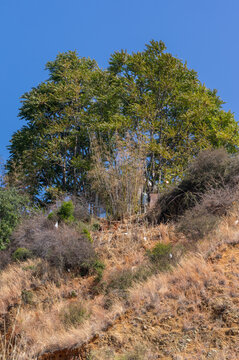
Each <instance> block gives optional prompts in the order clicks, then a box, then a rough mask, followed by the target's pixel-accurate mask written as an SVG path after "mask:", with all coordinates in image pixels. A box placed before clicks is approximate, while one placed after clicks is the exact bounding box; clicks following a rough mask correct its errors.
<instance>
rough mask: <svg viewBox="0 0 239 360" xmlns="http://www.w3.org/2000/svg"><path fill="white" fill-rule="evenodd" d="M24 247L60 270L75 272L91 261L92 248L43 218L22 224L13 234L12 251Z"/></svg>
mask: <svg viewBox="0 0 239 360" xmlns="http://www.w3.org/2000/svg"><path fill="white" fill-rule="evenodd" d="M19 247H24V248H26V249H28V250H30V251H31V252H32V254H33V255H35V256H37V257H40V258H42V259H45V260H47V261H48V262H49V264H50V265H52V266H55V267H57V268H59V269H61V270H68V269H71V270H76V271H79V270H80V269H81V268H83V267H86V268H87V267H88V266H89V265H90V264H91V262H92V261H93V260H94V259H95V252H94V249H93V246H92V244H91V243H90V242H89V241H88V240H87V239H86V237H85V236H84V235H82V234H79V233H78V231H77V230H76V229H75V228H74V227H73V226H70V225H67V224H64V223H63V224H61V225H60V226H59V228H58V229H56V228H55V227H54V224H52V223H51V222H50V221H49V220H47V219H46V218H45V217H44V216H43V215H39V216H36V217H35V218H32V219H28V220H26V221H24V222H23V223H22V224H21V225H20V226H19V227H18V229H17V230H16V231H15V233H14V234H13V241H12V248H13V249H16V248H19Z"/></svg>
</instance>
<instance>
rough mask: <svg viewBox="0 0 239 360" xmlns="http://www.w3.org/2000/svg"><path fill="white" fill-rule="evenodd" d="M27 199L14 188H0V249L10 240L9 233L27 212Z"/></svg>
mask: <svg viewBox="0 0 239 360" xmlns="http://www.w3.org/2000/svg"><path fill="white" fill-rule="evenodd" d="M28 208H29V199H28V198H27V197H26V196H24V195H22V194H21V193H19V191H17V190H16V189H14V188H12V189H8V188H0V250H3V249H4V248H5V247H6V246H7V244H8V243H9V241H10V235H11V234H12V232H13V230H14V229H15V228H16V226H17V225H18V224H19V222H20V220H21V218H22V217H23V216H24V215H26V214H27V212H28Z"/></svg>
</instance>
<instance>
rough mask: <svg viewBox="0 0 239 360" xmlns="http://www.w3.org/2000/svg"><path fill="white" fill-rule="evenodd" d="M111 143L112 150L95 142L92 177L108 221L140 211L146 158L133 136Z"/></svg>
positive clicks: (92, 147) (90, 173)
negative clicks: (109, 218)
mask: <svg viewBox="0 0 239 360" xmlns="http://www.w3.org/2000/svg"><path fill="white" fill-rule="evenodd" d="M111 142H112V147H111V150H109V149H107V147H106V145H104V144H103V143H101V142H99V141H97V140H96V139H94V140H92V142H91V149H92V153H93V167H92V169H91V170H90V171H89V173H88V176H89V179H90V181H91V183H92V188H93V189H94V191H95V192H96V193H97V194H98V195H99V200H100V202H101V204H102V205H103V207H104V208H105V210H106V213H107V215H108V217H111V218H113V219H116V220H117V219H121V218H123V217H125V216H129V215H132V214H134V213H137V212H138V211H139V209H140V194H141V191H142V188H143V185H144V173H145V160H144V159H145V156H144V151H143V148H142V146H141V145H140V142H138V143H137V142H136V141H134V139H133V136H129V135H127V136H126V137H125V139H124V140H122V139H120V138H119V137H118V136H115V137H114V139H112V140H111Z"/></svg>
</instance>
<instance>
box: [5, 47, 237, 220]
mask: <svg viewBox="0 0 239 360" xmlns="http://www.w3.org/2000/svg"><path fill="white" fill-rule="evenodd" d="M46 68H47V70H48V71H49V73H50V75H49V79H48V80H47V81H45V82H42V83H41V84H39V85H38V86H37V87H35V88H33V89H32V90H31V91H30V92H28V93H26V94H24V95H23V97H22V107H21V109H20V114H19V115H20V117H21V118H22V119H23V120H25V121H26V123H25V125H24V126H23V127H22V128H21V129H20V130H19V131H17V132H16V133H15V134H14V135H13V137H12V140H11V146H10V148H9V150H10V158H9V160H8V164H7V172H8V180H9V182H10V183H13V184H16V185H17V186H19V187H24V188H25V189H26V190H27V191H28V192H29V193H30V195H31V196H32V198H33V199H34V200H35V201H37V200H38V201H40V200H42V194H43V195H44V200H45V201H49V200H54V199H55V198H57V197H59V196H61V195H62V194H64V193H70V194H74V195H77V194H79V193H84V194H86V195H87V197H88V198H89V199H90V200H91V199H92V197H94V194H95V192H96V191H98V190H95V188H94V185H95V180H94V179H95V177H94V176H93V177H87V172H88V171H89V169H90V168H91V166H92V164H94V163H95V158H94V151H92V147H91V140H92V138H96V139H97V140H100V141H102V142H104V143H105V144H106V149H107V151H108V153H109V154H111V155H112V154H113V153H114V152H115V144H114V142H112V141H111V140H112V138H113V136H115V134H116V133H117V134H118V136H119V137H120V138H121V139H123V140H125V139H126V137H125V134H126V133H128V134H131V138H132V139H134V140H135V141H136V142H138V143H139V142H143V144H144V146H145V155H144V156H145V157H144V160H145V163H146V170H145V176H144V182H145V184H144V185H145V186H147V187H148V190H152V189H154V188H155V187H161V186H162V185H163V184H165V183H166V182H169V183H171V182H172V183H173V182H175V181H177V180H178V179H180V178H181V177H182V173H183V171H184V169H185V167H186V165H187V163H188V161H189V160H190V159H191V158H192V157H194V156H195V155H196V154H197V153H198V152H199V150H200V149H203V148H208V147H216V148H217V147H221V146H224V147H226V148H227V150H228V151H229V152H235V151H236V149H237V147H238V141H239V137H238V125H237V123H236V121H235V119H234V117H233V114H232V113H230V112H226V111H224V110H223V109H222V104H223V101H222V100H221V99H220V98H219V97H218V96H217V94H216V91H214V90H213V91H212V90H210V89H208V88H206V87H205V86H204V85H202V84H201V83H200V81H199V80H198V75H197V73H196V72H195V71H194V70H190V69H188V67H187V65H186V64H184V63H183V62H182V61H181V60H179V59H177V58H176V57H174V56H172V55H171V54H170V53H167V52H166V47H165V45H164V44H163V43H162V42H157V41H151V42H150V43H149V44H148V45H147V46H146V49H145V50H144V51H141V52H137V53H132V54H128V53H127V52H126V51H121V52H115V53H114V54H113V55H112V56H111V58H110V60H109V68H108V69H107V70H101V69H99V67H98V65H97V64H96V62H95V61H94V60H90V59H86V58H79V57H78V56H77V54H76V53H75V52H71V51H70V52H67V53H63V54H59V55H58V56H57V58H56V59H55V60H54V61H51V62H49V63H47V65H46ZM112 144H113V147H112ZM115 159H117V157H116V158H115ZM103 165H104V166H103V168H104V170H105V171H107V161H106V162H105V163H104V164H103ZM103 198H104V196H103ZM106 198H107V205H108V204H109V196H107V197H106ZM108 207H109V209H110V211H112V212H113V211H114V209H113V208H112V206H111V207H110V206H108ZM133 208H135V207H134V206H133ZM117 216H118V215H117Z"/></svg>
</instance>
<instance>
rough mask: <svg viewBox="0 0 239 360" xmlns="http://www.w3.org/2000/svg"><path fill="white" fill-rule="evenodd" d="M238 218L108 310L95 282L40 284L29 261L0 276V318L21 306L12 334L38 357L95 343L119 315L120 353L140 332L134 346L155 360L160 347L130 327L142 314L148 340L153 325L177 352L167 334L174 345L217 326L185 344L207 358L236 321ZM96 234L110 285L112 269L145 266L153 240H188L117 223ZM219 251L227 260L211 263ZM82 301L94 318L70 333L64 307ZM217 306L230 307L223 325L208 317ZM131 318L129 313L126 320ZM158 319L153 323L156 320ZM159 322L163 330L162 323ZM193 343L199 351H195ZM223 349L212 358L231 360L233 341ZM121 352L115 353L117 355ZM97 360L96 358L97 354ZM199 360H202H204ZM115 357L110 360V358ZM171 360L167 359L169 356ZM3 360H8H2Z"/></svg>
mask: <svg viewBox="0 0 239 360" xmlns="http://www.w3.org/2000/svg"><path fill="white" fill-rule="evenodd" d="M237 218H238V216H237V211H236V210H234V212H232V213H231V214H230V216H228V217H227V218H224V219H223V220H222V222H221V225H220V227H219V228H218V229H217V230H216V231H215V232H214V234H212V235H210V237H208V238H207V239H204V240H203V241H201V242H200V243H198V245H197V253H187V255H186V256H185V258H183V259H182V260H181V261H180V263H179V265H178V266H177V267H176V268H174V269H173V270H172V271H171V272H169V273H164V274H158V275H153V276H151V277H150V278H149V279H148V280H147V281H145V282H144V283H142V282H141V283H138V284H135V285H134V286H133V287H132V288H131V289H129V297H128V298H127V301H126V302H125V300H119V299H115V301H114V303H113V306H112V307H111V308H109V309H107V308H105V296H104V295H102V294H97V293H96V294H93V293H92V292H91V290H92V288H93V287H94V278H93V277H92V276H90V277H86V278H80V277H78V278H74V277H72V276H71V274H68V275H67V276H66V277H65V278H58V279H57V281H51V280H50V279H48V278H46V279H39V278H37V277H36V276H34V268H35V267H36V266H37V264H38V263H39V260H28V261H27V262H24V263H21V264H13V265H10V266H8V267H7V268H6V269H5V270H4V271H2V272H1V274H0V286H1V293H0V312H1V313H2V314H4V313H6V312H7V310H8V309H9V306H11V305H14V304H16V303H18V304H19V303H22V306H21V308H20V310H19V314H18V317H17V319H16V328H15V330H14V331H15V334H24V339H25V342H26V343H27V344H31V349H32V350H34V352H35V354H37V353H44V352H45V351H54V350H56V349H61V348H66V347H74V346H80V345H81V344H83V343H86V342H89V343H90V342H91V339H92V338H93V337H94V335H95V334H98V333H103V334H104V333H105V334H107V333H108V330H107V331H105V330H104V329H106V328H108V326H109V325H113V324H114V323H115V321H116V319H118V317H119V316H120V315H121V316H122V320H121V321H120V322H117V321H116V324H118V325H116V326H119V328H117V329H116V331H115V334H114V336H116V334H117V336H118V338H119V339H118V340H119V342H120V343H121V344H122V346H123V348H124V346H126V348H127V346H128V347H129V351H131V350H130V345H129V343H128V342H127V338H128V337H129V334H130V333H131V332H132V333H135V341H133V342H132V344H133V346H136V345H137V341H139V342H143V343H145V346H146V348H147V344H148V346H152V349H151V348H150V354H151V353H152V354H155V351H156V350H155V346H156V345H155V344H154V345H153V344H152V342H151V340H150V339H148V340H147V339H146V338H142V333H143V334H145V332H142V329H141V328H139V329H138V328H137V327H136V328H134V327H132V324H131V323H130V321H132V318H134V317H137V316H140V317H142V318H143V319H144V321H145V324H146V327H148V330H147V332H148V334H149V335H150V334H151V335H150V336H151V337H152V339H153V338H154V337H155V334H154V331H153V330H152V331H151V330H150V329H151V328H150V327H149V326H148V323H147V321H156V323H157V325H155V329H157V330H159V331H162V330H163V331H164V337H165V342H166V341H168V343H169V344H170V346H171V347H172V349H174V352H175V353H176V345H175V344H173V343H171V340H170V339H171V338H170V337H169V338H167V336H168V333H169V332H170V331H174V332H175V339H176V340H175V341H176V343H177V344H178V342H179V341H180V339H181V337H180V336H181V335H182V334H184V330H183V329H190V328H191V327H192V324H193V326H194V327H200V326H203V324H204V325H207V326H208V327H209V328H210V327H212V326H214V327H215V331H214V332H213V336H211V338H210V336H208V334H209V329H208V330H207V331H208V332H207V331H206V330H205V331H204V330H203V331H204V332H203V331H202V332H201V333H197V334H194V335H193V337H192V340H191V343H190V344H188V345H187V346H186V345H185V349H186V350H185V351H191V353H192V358H191V359H193V356H197V355H196V354H197V352H198V354H199V352H200V351H201V350H202V349H204V350H205V353H206V352H208V351H209V350H208V349H209V347H210V346H211V345H210V344H211V342H212V341H214V339H215V336H216V335H215V334H217V336H218V338H219V339H225V334H224V337H223V331H224V332H225V331H226V330H225V327H226V326H227V327H229V328H234V327H236V325H235V323H233V321H234V320H233V316H234V315H235V314H234V312H235V311H236V309H238V303H237V302H236V300H237V299H238V298H237V297H236V296H237V294H238V283H237V281H236V278H235V277H231V278H230V273H231V271H232V269H231V268H230V267H229V268H228V263H230V259H229V258H230V256H231V257H233V253H235V254H236V255H235V256H238V259H239V253H238V252H237V250H235V249H236V248H231V247H230V246H231V245H230V244H235V243H237V242H238V239H239V236H238V235H239V223H238V222H237ZM92 235H93V236H94V238H95V239H94V241H95V244H96V248H97V252H98V253H99V254H100V256H101V258H103V260H104V262H105V264H106V270H105V273H104V276H103V281H106V282H107V281H108V279H109V278H110V276H111V274H112V271H113V270H114V271H116V270H118V271H119V270H122V269H131V268H134V267H137V266H140V265H142V264H144V261H145V250H146V249H150V248H152V247H153V246H154V245H155V243H156V242H158V241H162V242H164V243H168V242H172V243H175V242H177V241H185V239H183V238H178V239H177V238H176V237H175V235H174V233H173V228H169V227H168V226H166V225H160V226H156V227H153V226H147V225H142V224H137V223H116V224H115V225H114V226H112V227H109V228H105V229H104V230H103V231H101V232H97V233H92ZM229 249H231V250H230V251H231V252H230V251H229ZM217 252H218V254H222V255H220V256H222V257H221V258H220V257H219V259H217V258H216V260H214V258H215V256H217ZM237 253H238V254H237ZM225 254H226V255H225ZM224 255H225V257H226V258H225V259H224ZM233 266H236V264H234V265H233ZM24 290H26V291H31V292H32V294H33V297H32V299H31V302H30V303H23V301H22V292H23V291H24ZM73 293H74V296H73V295H72V294H73ZM232 294H234V295H233V296H234V297H233V296H232ZM79 301H80V302H83V303H84V306H85V307H86V309H87V313H89V314H90V316H89V317H88V318H86V319H85V320H84V322H83V323H81V324H79V326H75V325H74V326H72V327H70V328H69V327H66V326H65V325H64V323H63V322H62V321H61V317H60V314H61V312H62V309H64V308H66V307H67V306H68V305H69V303H72V302H79ZM220 302H222V304H221V303H220ZM220 306H221V307H223V306H226V307H228V309H231V312H232V316H229V315H225V319H224V320H225V321H224V320H222V319H220V317H219V319H213V318H211V317H212V314H213V313H214V312H216V311H217V309H219V310H220ZM142 311H143V313H142ZM228 311H229V310H228ZM128 312H129V313H131V315H127V314H128ZM124 314H125V315H124ZM233 314H234V315H233ZM11 316H12V317H13V318H14V316H15V312H14V311H13V310H11ZM124 316H125V318H124ZM153 318H154V319H156V320H152V319H153ZM147 319H148V320H147ZM209 320H210V321H209ZM159 321H160V322H161V325H159ZM120 324H125V329H126V330H125V332H122V328H121V327H120V326H121V325H120ZM234 325H235V326H234ZM164 326H165V329H164V328H163V327H164ZM167 326H168V327H169V329H171V330H170V331H167ZM112 328H114V326H113V327H112ZM135 329H138V330H137V331H136V330H135ZM222 329H223V330H222ZM185 331H186V330H185ZM180 334H181V335H180ZM202 334H205V335H202ZM117 336H116V337H117ZM190 336H191V335H190ZM190 336H189V337H190ZM203 336H205V338H203ZM207 336H208V338H207ZM231 338H232V337H230V339H231ZM210 339H211V340H210ZM102 341H103V340H102ZM107 341H108V340H107ZM155 341H156V340H155ZM210 341H211V342H210ZM221 341H222V342H223V341H224V340H221ZM192 343H193V344H194V350H192V349H191V344H192ZM97 346H98V345H97ZM97 346H96V347H95V348H93V350H94V351H95V354H96V353H97V351H98V350H99V353H101V350H102V351H103V352H104V349H105V344H103V343H102V349H101V347H100V345H99V346H98V348H97ZM177 346H178V345H177ZM220 346H221V349H220V353H219V352H217V355H216V356H217V357H214V358H215V359H216V358H217V359H227V358H228V359H233V357H231V358H230V357H228V356H229V355H228V354H231V355H230V356H232V350H231V347H232V345H231V340H230V341H228V344H227V343H226V342H225V343H223V344H221V345H220ZM162 348H166V345H165V344H164V345H162ZM200 349H201V350H200ZM116 350H117V349H114V347H113V351H116ZM117 351H118V350H117ZM165 351H166V350H165ZM183 351H184V349H182V351H181V353H180V352H178V356H184V355H182V354H183ZM124 352H125V354H126V353H128V350H127V351H126V350H124ZM185 354H186V355H185V359H186V358H187V357H186V356H188V353H187V352H185ZM219 355H220V356H219ZM95 356H96V357H95V358H97V356H98V355H95ZM145 356H146V355H145ZM147 356H151V355H147ZM200 356H201V358H202V359H203V357H202V356H204V355H200ZM25 358H27V357H25ZM109 358H110V357H109ZM111 358H112V359H113V357H111ZM148 358H150V357H148ZM168 358H169V359H170V357H168ZM23 359H24V357H23ZM165 359H166V357H165ZM189 359H190V358H189ZM191 359H190V360H191ZM195 359H196V357H195ZM198 359H200V357H198ZM3 360H5V359H4V358H3Z"/></svg>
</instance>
